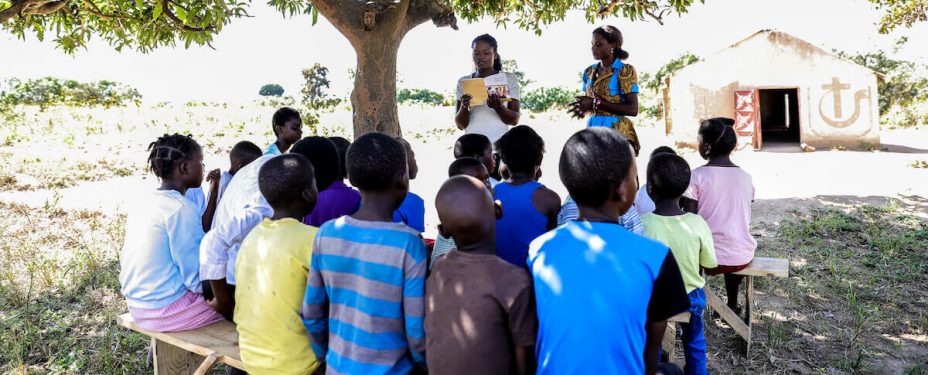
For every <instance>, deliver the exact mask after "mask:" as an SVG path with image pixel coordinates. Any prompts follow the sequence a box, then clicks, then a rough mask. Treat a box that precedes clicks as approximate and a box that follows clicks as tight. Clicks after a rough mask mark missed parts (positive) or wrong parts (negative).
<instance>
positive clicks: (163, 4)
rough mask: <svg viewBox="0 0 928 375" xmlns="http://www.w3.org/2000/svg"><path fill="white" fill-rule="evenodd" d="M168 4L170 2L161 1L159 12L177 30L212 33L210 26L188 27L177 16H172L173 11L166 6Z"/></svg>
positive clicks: (168, 5)
mask: <svg viewBox="0 0 928 375" xmlns="http://www.w3.org/2000/svg"><path fill="white" fill-rule="evenodd" d="M169 2H170V0H161V12H162V13H164V15H165V16H167V17H168V19H169V20H171V22H173V23H174V26H175V27H176V28H177V29H178V30H183V31H196V32H212V31H213V30H214V29H215V28H214V27H212V26H207V27H193V26H189V25H187V24H185V23H184V21H181V19H180V18H177V16H176V15H174V11H172V10H171V7H170V4H168V3H169Z"/></svg>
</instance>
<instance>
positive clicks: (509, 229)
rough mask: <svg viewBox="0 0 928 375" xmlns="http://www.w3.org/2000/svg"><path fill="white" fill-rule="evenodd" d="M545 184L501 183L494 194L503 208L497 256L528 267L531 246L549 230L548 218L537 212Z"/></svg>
mask: <svg viewBox="0 0 928 375" xmlns="http://www.w3.org/2000/svg"><path fill="white" fill-rule="evenodd" d="M543 187H544V185H542V184H540V183H538V182H537V181H531V182H528V183H525V184H522V185H511V184H509V183H508V182H500V183H499V184H497V185H496V187H495V188H493V195H495V197H496V199H497V200H499V201H500V203H501V204H502V206H503V217H502V218H501V219H499V220H496V255H499V257H500V258H503V260H505V261H507V262H509V263H512V264H515V265H516V266H518V267H525V256H526V254H528V244H529V243H531V242H532V241H533V240H534V239H536V238H538V236H540V235H542V234H544V233H545V232H547V231H548V218H547V217H545V215H543V214H542V213H541V212H538V210H537V209H535V203H534V200H533V199H532V198H534V196H535V190H538V189H540V188H543Z"/></svg>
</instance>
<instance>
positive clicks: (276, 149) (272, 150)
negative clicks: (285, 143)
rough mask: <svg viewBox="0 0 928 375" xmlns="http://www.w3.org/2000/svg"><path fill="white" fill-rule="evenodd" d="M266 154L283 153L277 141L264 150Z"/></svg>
mask: <svg viewBox="0 0 928 375" xmlns="http://www.w3.org/2000/svg"><path fill="white" fill-rule="evenodd" d="M264 154H265V155H281V154H283V153H282V152H280V147H277V143H276V142H275V143H271V145H270V146H267V148H266V149H265V150H264Z"/></svg>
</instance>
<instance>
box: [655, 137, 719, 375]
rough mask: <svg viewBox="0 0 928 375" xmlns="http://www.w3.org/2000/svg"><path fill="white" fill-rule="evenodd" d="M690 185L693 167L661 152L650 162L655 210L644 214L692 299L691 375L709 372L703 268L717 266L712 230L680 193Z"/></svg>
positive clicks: (687, 331) (688, 330)
mask: <svg viewBox="0 0 928 375" xmlns="http://www.w3.org/2000/svg"><path fill="white" fill-rule="evenodd" d="M689 184H690V166H689V164H687V163H686V160H683V158H681V157H679V156H677V155H676V154H668V153H664V154H658V155H655V156H653V157H651V161H650V162H648V185H647V186H648V194H649V195H650V197H651V198H653V199H654V203H655V206H656V208H655V210H654V212H653V213H650V214H647V215H644V216H643V217H642V218H641V221H642V222H644V227H645V231H646V232H647V236H648V238H651V239H654V240H657V241H660V242H661V243H663V244H664V245H667V246H669V247H670V251H671V252H672V253H673V257H674V259H676V260H677V266H679V267H680V275H681V276H682V277H683V284H684V286H685V287H686V292H687V293H688V294H689V299H690V314H691V318H690V322H689V323H686V324H683V325H682V328H683V351H684V355H685V356H686V367H685V368H684V370H685V371H686V374H687V375H691V374H707V373H708V370H707V368H706V338H705V336H703V320H702V312H703V309H704V308H705V307H706V293H705V291H703V286H704V285H705V284H706V281H705V280H703V278H702V275H700V274H699V267H700V266H701V267H703V268H715V267H717V266H718V263H716V261H715V250H713V247H712V231H711V230H710V229H709V225H708V224H706V221H705V220H703V219H702V217H700V216H699V215H696V214H692V213H687V212H683V210H682V209H681V208H680V196H682V195H683V192H685V191H686V188H687V187H688V186H689Z"/></svg>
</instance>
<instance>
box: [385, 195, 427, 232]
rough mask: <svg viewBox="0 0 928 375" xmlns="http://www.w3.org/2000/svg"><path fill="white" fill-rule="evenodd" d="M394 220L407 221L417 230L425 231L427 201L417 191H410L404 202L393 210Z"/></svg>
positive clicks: (407, 223) (397, 221)
mask: <svg viewBox="0 0 928 375" xmlns="http://www.w3.org/2000/svg"><path fill="white" fill-rule="evenodd" d="M393 222H395V223H406V225H408V226H410V227H412V229H415V230H417V231H419V232H420V233H421V232H425V201H424V200H422V197H420V196H418V195H416V193H413V192H411V191H410V192H409V193H408V194H406V199H403V204H401V205H400V208H397V209H396V211H393Z"/></svg>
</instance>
